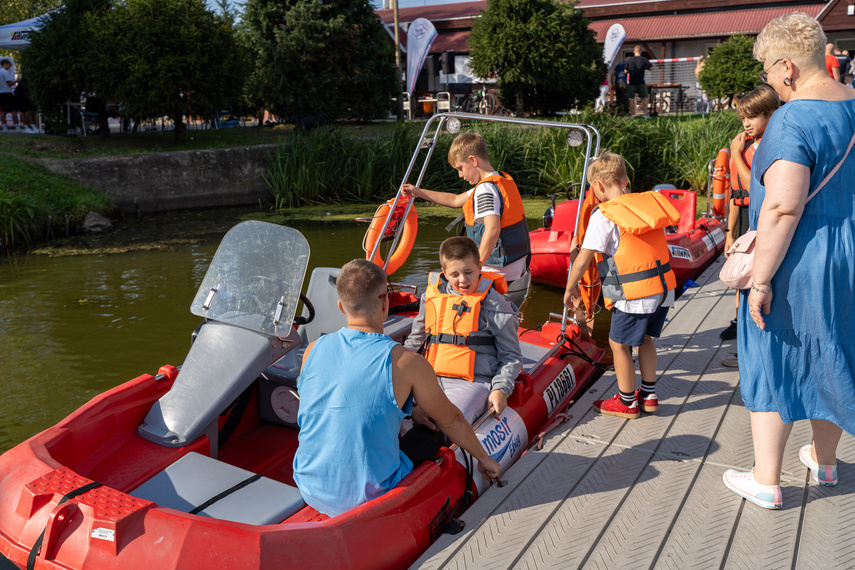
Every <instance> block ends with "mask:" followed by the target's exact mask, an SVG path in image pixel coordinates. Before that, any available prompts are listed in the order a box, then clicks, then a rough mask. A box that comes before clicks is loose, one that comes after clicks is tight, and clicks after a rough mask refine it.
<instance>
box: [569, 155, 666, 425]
mask: <svg viewBox="0 0 855 570" xmlns="http://www.w3.org/2000/svg"><path fill="white" fill-rule="evenodd" d="M588 180H589V181H590V183H591V190H592V191H593V192H594V195H595V196H596V197H597V199H599V200H600V201H601V202H602V203H601V204H600V205H599V206H598V207H597V209H595V210H594V212H593V213H592V214H591V219H590V221H589V222H588V229H587V232H586V233H585V239H584V242H583V243H582V247H581V249H580V251H579V254H578V255H577V256H576V260H575V261H574V262H573V266H572V267H571V268H570V273H569V275H568V276H567V289H566V290H565V292H564V304H565V305H566V306H567V307H568V308H571V309H572V308H574V306H575V305H576V303H577V302H578V301H577V299H579V279H580V278H581V277H582V274H583V273H584V272H585V270H586V269H587V268H588V265H589V264H590V263H591V260H593V259H594V255H595V254H596V253H601V254H603V257H604V259H603V261H602V262H600V263H599V264H598V268H599V270H600V279H601V281H602V286H603V297H604V298H605V300H606V307H607V308H609V307H611V306H612V304H613V306H614V312H613V314H612V323H611V329H610V330H609V346H610V347H611V349H612V353H613V354H614V366H615V376H617V382H618V389H619V391H620V392H619V393H618V394H616V395H615V396H614V397H612V398H610V399H608V400H597V401H595V402H594V409H595V410H597V411H598V412H600V413H601V414H606V415H610V416H619V417H622V418H630V419H634V418H637V417H639V415H640V412H642V411H644V412H655V411H656V410H657V409H658V408H659V400H658V398H657V396H656V393H655V391H654V388H655V383H656V346H655V345H654V344H653V339H654V338H658V337H659V335H660V334H661V333H662V327H663V326H664V325H665V316H666V315H667V313H668V308H669V307H671V306H672V305H673V304H674V288H675V287H676V285H677V281H676V279H675V277H674V272H673V271H672V270H671V263H670V260H671V257H670V254H669V252H668V245H667V243H666V241H665V228H666V227H668V226H672V225H677V223H678V222H679V220H680V214H679V213H678V212H677V210H676V209H675V208H674V206H672V205H671V203H670V202H669V201H668V199H667V198H666V197H665V196H663V195H661V194H659V193H658V192H642V193H640V194H630V193H629V190H628V188H627V185H628V184H629V179H628V178H627V175H626V164H625V163H624V161H623V158H621V157H620V156H619V155H617V154H615V153H613V152H609V151H604V152H603V153H602V155H600V157H599V158H597V159H595V160H594V161H593V162H592V163H591V164H590V166H589V167H588ZM632 347H637V348H638V367H639V368H640V369H641V388H639V389H638V390H636V389H635V363H634V362H633V361H632Z"/></svg>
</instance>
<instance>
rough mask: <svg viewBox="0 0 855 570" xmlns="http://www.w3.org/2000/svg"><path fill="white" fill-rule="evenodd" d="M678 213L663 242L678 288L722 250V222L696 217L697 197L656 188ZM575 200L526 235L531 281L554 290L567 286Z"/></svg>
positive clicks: (559, 207) (549, 212) (552, 211)
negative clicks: (528, 240) (668, 251)
mask: <svg viewBox="0 0 855 570" xmlns="http://www.w3.org/2000/svg"><path fill="white" fill-rule="evenodd" d="M658 192H660V193H662V194H664V195H665V196H666V197H667V198H668V199H669V200H670V201H671V203H672V204H674V207H676V208H677V211H678V212H680V223H679V224H678V225H677V226H674V227H671V228H668V230H667V235H666V239H667V241H668V249H669V250H670V251H671V267H672V268H673V269H674V274H675V276H676V277H677V287H678V289H680V288H682V287H683V284H684V283H685V282H686V281H689V280H693V279H695V278H697V277H698V276H699V275H700V274H701V273H703V271H704V269H706V268H707V267H708V266H709V264H710V263H712V262H713V260H714V259H715V258H716V257H718V255H719V254H720V253H721V252H722V251H724V238H725V236H724V230H726V228H727V226H726V225H724V223H725V222H724V220H723V219H721V218H719V217H716V216H713V215H711V214H706V215H704V216H701V217H696V214H695V212H696V211H697V199H698V198H697V194H696V193H695V192H692V191H691V190H678V189H675V188H659V189H658ZM578 208H579V200H578V199H568V200H565V201H564V202H561V203H560V204H558V205H556V206H554V207H552V208H550V209H549V210H547V213H546V214H545V215H544V217H543V220H544V227H543V228H540V229H536V230H534V231H532V232H529V237H530V238H531V279H532V281H534V282H535V283H544V284H547V285H554V286H556V287H564V286H565V285H566V284H567V271H568V269H569V268H570V251H571V249H572V247H573V232H574V230H575V227H576V219H577V211H578Z"/></svg>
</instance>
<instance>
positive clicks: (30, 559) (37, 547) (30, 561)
mask: <svg viewBox="0 0 855 570" xmlns="http://www.w3.org/2000/svg"><path fill="white" fill-rule="evenodd" d="M100 486H101V483H98V482H97V481H93V482H91V483H88V484H86V485H83V486H82V487H78V488H77V489H75V490H73V491H71V492H70V493H67V494H65V495H63V496H62V498H61V499H60V500H59V502H58V503H57V504H56V505H57V506H59V505H61V504H63V503H65V502H67V501H70V500H71V499H73V498H74V497H76V496H78V495H82V494H83V493H86V492H88V491H91V490H92V489H97V488H98V487H100ZM46 532H47V526H45V529H44V530H43V531H42V533H41V534H40V535H39V538H38V539H36V543H35V544H34V545H33V548H32V549H31V550H30V555H29V556H27V570H33V569H34V568H35V567H36V557H37V556H38V555H39V551H41V549H42V541H43V540H44V539H45V533H46Z"/></svg>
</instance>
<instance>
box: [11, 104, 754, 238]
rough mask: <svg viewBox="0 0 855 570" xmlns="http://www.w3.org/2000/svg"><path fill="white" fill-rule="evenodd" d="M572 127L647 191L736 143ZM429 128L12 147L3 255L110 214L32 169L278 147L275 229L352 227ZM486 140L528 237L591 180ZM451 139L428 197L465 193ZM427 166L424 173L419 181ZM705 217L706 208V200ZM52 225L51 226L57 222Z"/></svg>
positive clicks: (683, 127) (537, 132)
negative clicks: (520, 202)
mask: <svg viewBox="0 0 855 570" xmlns="http://www.w3.org/2000/svg"><path fill="white" fill-rule="evenodd" d="M573 120H574V122H580V123H586V124H591V125H593V126H595V127H597V129H598V130H599V131H600V132H601V134H602V147H603V148H608V149H610V150H613V151H615V152H618V153H620V154H622V155H623V156H624V157H625V158H626V159H627V165H628V167H629V175H630V180H631V184H632V186H633V187H634V188H636V189H648V188H651V187H652V186H653V185H655V184H657V183H663V182H665V183H670V184H674V185H675V186H677V187H681V188H693V189H704V188H705V186H706V176H707V170H706V169H707V162H708V161H709V159H711V158H713V157H714V156H715V154H716V152H717V151H718V149H719V148H720V147H721V146H722V145H724V144H726V143H727V142H728V141H729V140H730V139H731V138H732V137H733V135H734V134H735V133H736V132H738V130H739V128H740V126H739V121H738V120H737V119H736V116H735V113H732V112H731V113H716V114H714V115H712V116H709V117H696V116H690V117H662V118H659V119H655V120H650V121H648V120H643V119H628V118H625V117H611V116H607V115H595V114H582V115H577V116H574V117H573ZM423 127H424V123H408V124H404V125H399V124H396V123H389V122H383V123H376V124H371V125H337V126H336V128H334V129H328V128H322V129H317V130H315V131H313V132H311V133H309V134H306V133H303V132H294V131H293V129H292V128H291V127H290V126H282V125H280V126H277V127H275V128H272V129H271V128H235V129H222V130H198V131H196V130H194V131H188V133H187V138H186V140H185V142H184V143H182V144H176V143H175V140H174V135H173V133H169V132H167V133H146V134H138V135H114V136H111V137H109V138H106V139H102V138H101V137H85V138H83V137H54V136H7V137H3V147H2V150H0V239H2V244H0V247H23V246H28V245H31V244H33V243H38V242H41V241H43V240H44V239H45V237H46V236H49V235H51V232H53V234H54V235H57V236H59V235H64V233H65V227H66V215H67V216H68V220H69V226H70V227H71V229H72V231H74V228H76V226H77V225H78V224H79V222H80V221H81V220H82V218H83V217H84V216H85V215H86V213H87V212H89V211H93V210H94V211H97V212H101V213H108V212H109V209H110V207H111V204H110V199H109V198H108V197H106V196H104V195H103V194H101V193H99V192H97V191H95V190H92V189H88V188H84V187H82V186H80V185H79V184H77V183H75V182H73V181H71V180H69V179H68V178H65V177H63V176H58V175H55V174H52V173H51V172H49V171H48V170H46V169H45V168H43V167H41V166H38V165H36V164H34V163H33V161H31V160H30V159H31V158H60V159H61V158H79V157H91V156H109V155H123V154H137V153H151V152H164V151H179V150H199V149H206V148H228V147H237V146H250V145H259V144H278V145H279V146H278V147H277V150H276V151H275V152H273V153H272V154H271V158H270V166H269V171H268V177H267V181H268V185H269V188H270V191H271V194H272V195H273V197H274V200H275V203H276V209H275V212H273V213H270V214H266V213H261V214H260V215H261V216H262V217H269V218H270V219H271V220H272V221H275V220H282V221H285V222H287V220H293V219H314V220H318V221H323V220H352V219H354V218H365V217H370V216H371V215H372V214H373V211H374V209H375V208H376V206H377V205H378V204H379V203H380V202H382V201H383V200H385V199H387V198H389V197H390V196H392V195H394V192H395V190H396V188H397V185H398V184H399V183H400V181H401V180H402V178H403V176H404V172H405V170H406V167H407V165H408V164H409V162H410V159H411V156H412V152H413V150H414V148H415V146H416V143H417V141H418V138H419V135H420V134H421V131H422V129H423ZM476 127H477V128H478V131H479V132H481V133H482V134H483V135H484V136H485V138H486V139H487V144H488V147H489V149H490V153H491V158H492V162H493V165H494V166H495V167H497V168H500V169H502V170H505V171H508V172H510V173H511V174H512V175H513V176H514V178H515V179H516V181H517V183H518V186H519V187H520V190H521V192H522V193H523V194H531V195H533V196H535V198H532V199H528V200H527V201H526V211H527V213H528V216H529V220H530V224H529V225H530V227H532V228H534V227H539V226H540V217H541V215H542V213H543V211H544V210H545V209H546V208H547V207H548V200H547V199H546V198H545V196H546V194H549V193H556V194H558V195H559V196H562V197H563V195H564V190H565V189H566V188H567V187H568V186H570V185H571V184H572V183H574V182H578V181H579V180H580V178H581V171H582V163H583V152H582V151H581V150H580V149H578V148H575V149H574V148H571V147H569V146H568V145H567V143H566V141H565V139H564V136H565V135H566V131H564V130H559V129H533V128H528V127H510V128H508V127H506V126H495V125H488V124H485V123H480V124H477V125H476ZM452 139H453V135H450V134H447V133H442V134H440V136H439V140H438V145H437V149H436V151H435V154H434V157H433V159H432V160H431V164H430V167H429V168H428V170H427V172H426V175H425V179H424V180H423V181H422V186H424V187H427V188H435V189H443V190H450V191H459V190H462V189H463V188H465V186H466V185H465V183H463V182H462V181H461V180H459V178H458V177H457V173H456V172H455V171H454V170H452V169H451V168H450V167H449V165H448V163H447V161H446V156H447V153H448V148H449V146H450V144H451V140H452ZM420 168H421V164H420V163H417V164H416V165H415V168H414V171H413V175H412V176H411V177H410V181H411V182H415V181H416V180H415V179H416V176H417V173H418V172H419V171H420ZM699 208H701V206H700V201H699ZM419 214H420V216H422V217H433V216H438V217H449V216H450V215H452V212H451V211H450V210H446V209H444V208H431V207H425V206H420V208H419ZM49 220H50V221H49Z"/></svg>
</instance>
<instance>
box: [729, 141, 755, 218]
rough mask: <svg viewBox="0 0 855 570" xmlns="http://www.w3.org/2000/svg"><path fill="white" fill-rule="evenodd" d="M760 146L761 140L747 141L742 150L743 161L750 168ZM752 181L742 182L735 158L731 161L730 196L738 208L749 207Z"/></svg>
mask: <svg viewBox="0 0 855 570" xmlns="http://www.w3.org/2000/svg"><path fill="white" fill-rule="evenodd" d="M758 144H760V139H751V138H746V139H745V146H744V147H743V149H742V159H743V160H744V161H745V164H747V165H748V168H751V162H752V161H753V160H754V152H755V151H756V150H757V145H758ZM750 183H751V181H750V180H742V178H741V177H740V176H739V172H738V171H737V169H736V162H735V161H734V159H733V158H731V159H730V196H731V198H733V203H734V204H735V205H737V206H747V205H748V202H749V197H748V191H749V188H748V186H749V184H750Z"/></svg>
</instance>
